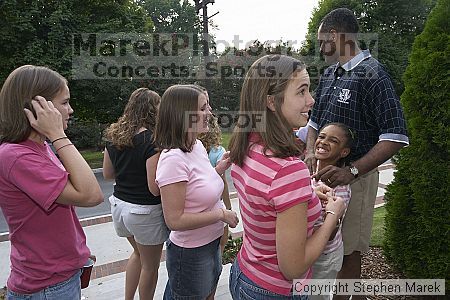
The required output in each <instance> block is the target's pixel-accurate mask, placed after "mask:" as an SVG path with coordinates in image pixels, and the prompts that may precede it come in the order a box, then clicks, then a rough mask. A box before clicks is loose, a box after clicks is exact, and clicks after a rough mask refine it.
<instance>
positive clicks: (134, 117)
mask: <svg viewBox="0 0 450 300" xmlns="http://www.w3.org/2000/svg"><path fill="white" fill-rule="evenodd" d="M160 101H161V97H160V96H159V95H158V94H157V93H156V92H154V91H151V90H149V89H147V88H139V89H137V90H135V91H134V92H133V93H132V94H131V96H130V99H129V100H128V103H127V105H126V106H125V110H124V112H123V115H122V116H121V117H120V118H119V120H117V122H116V123H113V124H111V125H110V126H109V127H108V128H107V129H106V131H105V136H106V139H107V140H108V141H110V142H111V143H112V144H113V145H114V146H116V147H117V148H118V149H123V148H125V147H133V146H134V145H133V137H134V136H135V135H136V133H137V131H138V130H139V128H141V127H145V128H147V129H148V130H150V131H152V132H153V130H154V127H155V123H156V115H157V112H158V106H159V103H160Z"/></svg>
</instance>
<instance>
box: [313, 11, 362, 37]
mask: <svg viewBox="0 0 450 300" xmlns="http://www.w3.org/2000/svg"><path fill="white" fill-rule="evenodd" d="M321 24H322V28H321V32H330V30H331V29H334V30H336V31H337V32H339V33H355V34H356V33H358V31H359V26H358V20H356V16H355V14H354V13H353V11H351V10H350V9H348V8H337V9H334V10H332V11H330V12H329V13H328V14H327V15H326V16H325V17H324V18H323V19H322V22H321Z"/></svg>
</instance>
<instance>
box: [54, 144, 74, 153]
mask: <svg viewBox="0 0 450 300" xmlns="http://www.w3.org/2000/svg"><path fill="white" fill-rule="evenodd" d="M70 145H73V144H72V143H69V144H67V145H64V146H61V147H59V148H58V149H56V150H55V152H58V151H59V150H61V149H62V148H64V147H67V146H70Z"/></svg>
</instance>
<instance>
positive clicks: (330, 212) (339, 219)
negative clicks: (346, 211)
mask: <svg viewBox="0 0 450 300" xmlns="http://www.w3.org/2000/svg"><path fill="white" fill-rule="evenodd" d="M325 213H326V214H332V215H336V213H335V212H334V211H332V210H327V211H326V212H325ZM339 225H341V218H338V219H337V224H336V227H338V226H339Z"/></svg>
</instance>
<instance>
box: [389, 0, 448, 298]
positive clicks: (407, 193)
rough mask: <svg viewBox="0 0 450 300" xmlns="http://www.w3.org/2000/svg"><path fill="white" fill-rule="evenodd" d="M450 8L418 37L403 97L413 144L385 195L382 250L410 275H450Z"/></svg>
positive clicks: (444, 6)
mask: <svg viewBox="0 0 450 300" xmlns="http://www.w3.org/2000/svg"><path fill="white" fill-rule="evenodd" d="M449 12H450V1H447V0H443V1H441V0H439V1H438V2H437V4H436V6H435V8H434V9H433V11H432V12H431V13H430V15H429V18H428V20H427V22H426V24H425V29H424V31H423V32H422V33H421V34H420V35H419V36H417V37H416V39H415V41H414V45H413V49H412V52H411V56H410V63H409V66H408V68H407V70H406V72H405V75H404V82H405V92H404V93H403V94H402V97H401V101H402V104H403V107H404V109H405V115H406V118H407V121H408V132H409V137H410V146H409V147H407V148H405V149H403V150H402V151H401V152H400V154H399V155H398V157H397V158H396V164H397V171H396V173H395V179H394V180H393V182H392V184H391V185H389V186H388V188H387V193H386V195H385V199H386V201H387V205H386V209H387V215H386V239H385V241H384V251H385V254H386V257H387V258H388V259H389V260H390V261H391V262H392V263H394V265H396V267H398V268H399V269H400V270H402V271H403V272H404V273H405V274H406V275H407V276H408V277H410V278H450V273H449V263H450V252H449V249H450V247H449V241H450V230H449V229H450V214H449V211H450V202H449V194H450V193H449V192H450V191H449V186H450V182H449V149H450V147H449V146H450V145H449V144H450V127H449V125H450V124H449V123H450V122H449V120H450V107H449V104H450V103H449V94H450V93H449V86H448V83H449V76H448V70H450V62H449V53H450V36H449V27H448V20H449V19H450V16H449ZM447 289H448V282H447Z"/></svg>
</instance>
